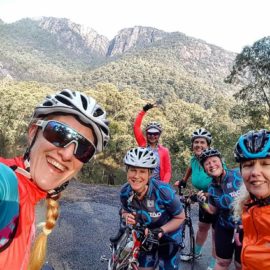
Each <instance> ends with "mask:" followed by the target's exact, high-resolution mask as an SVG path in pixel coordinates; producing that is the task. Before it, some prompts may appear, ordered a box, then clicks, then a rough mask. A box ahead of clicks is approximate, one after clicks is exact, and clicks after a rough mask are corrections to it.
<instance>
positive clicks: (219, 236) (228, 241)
mask: <svg viewBox="0 0 270 270" xmlns="http://www.w3.org/2000/svg"><path fill="white" fill-rule="evenodd" d="M233 237H234V229H227V228H224V227H223V226H221V225H220V224H219V223H218V222H217V223H216V226H215V247H216V254H217V256H218V257H219V258H221V259H232V257H233V254H234V260H235V261H237V262H238V263H241V249H242V246H237V245H236V244H235V242H233V243H232V240H233Z"/></svg>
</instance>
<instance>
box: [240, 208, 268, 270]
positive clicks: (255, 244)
mask: <svg viewBox="0 0 270 270" xmlns="http://www.w3.org/2000/svg"><path fill="white" fill-rule="evenodd" d="M242 223H243V229H244V239H243V248H242V256H241V260H242V270H251V269H252V270H261V269H270V234H269V228H270V205H267V206H262V207H258V206H257V205H256V206H253V207H251V208H249V209H246V208H244V212H243V214H242Z"/></svg>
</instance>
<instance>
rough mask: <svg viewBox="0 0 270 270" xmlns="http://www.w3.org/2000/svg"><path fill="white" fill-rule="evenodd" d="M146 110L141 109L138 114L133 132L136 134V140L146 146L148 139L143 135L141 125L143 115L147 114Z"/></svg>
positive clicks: (140, 144)
mask: <svg viewBox="0 0 270 270" xmlns="http://www.w3.org/2000/svg"><path fill="white" fill-rule="evenodd" d="M145 114H146V113H145V111H140V112H139V114H138V115H137V117H136V119H135V122H134V125H133V132H134V136H135V139H136V142H137V144H138V145H139V146H142V147H145V146H146V139H145V137H144V135H143V132H142V129H141V125H142V120H143V117H144V116H145Z"/></svg>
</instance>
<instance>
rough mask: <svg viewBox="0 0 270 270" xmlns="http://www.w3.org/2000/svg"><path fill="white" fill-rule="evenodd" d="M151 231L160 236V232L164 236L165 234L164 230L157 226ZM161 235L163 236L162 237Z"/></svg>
mask: <svg viewBox="0 0 270 270" xmlns="http://www.w3.org/2000/svg"><path fill="white" fill-rule="evenodd" d="M151 232H152V233H153V234H154V235H155V236H158V234H159V233H161V234H162V236H163V235H164V231H163V229H162V228H155V229H152V230H151ZM162 236H161V237H162Z"/></svg>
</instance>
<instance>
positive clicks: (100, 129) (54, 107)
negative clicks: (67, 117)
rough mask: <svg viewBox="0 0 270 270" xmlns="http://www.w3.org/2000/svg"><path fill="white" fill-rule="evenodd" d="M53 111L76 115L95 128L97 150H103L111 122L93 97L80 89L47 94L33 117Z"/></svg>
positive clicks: (107, 139)
mask: <svg viewBox="0 0 270 270" xmlns="http://www.w3.org/2000/svg"><path fill="white" fill-rule="evenodd" d="M53 113H66V114H71V115H76V116H78V117H79V119H80V120H81V121H82V122H83V123H85V124H87V125H90V126H91V127H92V128H93V131H94V133H95V135H96V138H97V143H96V148H97V152H101V151H102V150H103V149H104V147H105V146H106V145H107V143H108V141H109V127H108V124H109V122H108V121H107V119H106V112H105V111H104V110H103V109H102V108H101V107H100V105H99V104H97V102H96V100H95V99H94V98H92V97H89V96H87V95H85V94H84V93H81V92H78V91H71V90H69V89H64V90H62V91H60V92H57V93H56V94H54V95H50V96H47V97H46V99H45V100H44V101H43V102H42V103H41V104H40V105H38V106H37V107H36V108H35V110H34V114H33V117H34V118H39V117H42V116H46V115H49V114H53Z"/></svg>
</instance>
